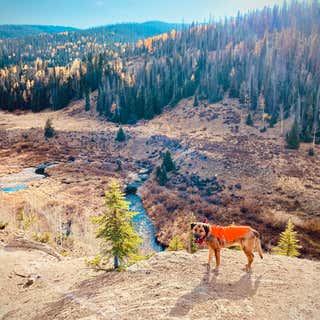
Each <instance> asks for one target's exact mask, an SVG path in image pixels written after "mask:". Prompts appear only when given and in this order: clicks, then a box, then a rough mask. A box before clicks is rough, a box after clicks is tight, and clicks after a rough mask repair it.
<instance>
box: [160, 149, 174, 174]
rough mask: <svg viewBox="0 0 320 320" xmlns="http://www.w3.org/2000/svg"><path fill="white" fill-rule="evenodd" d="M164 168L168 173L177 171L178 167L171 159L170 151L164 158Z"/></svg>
mask: <svg viewBox="0 0 320 320" xmlns="http://www.w3.org/2000/svg"><path fill="white" fill-rule="evenodd" d="M162 167H164V168H165V170H166V172H170V171H174V170H176V165H175V163H174V162H173V160H172V158H171V153H170V151H169V150H168V151H167V152H166V153H165V155H164V157H163V161H162Z"/></svg>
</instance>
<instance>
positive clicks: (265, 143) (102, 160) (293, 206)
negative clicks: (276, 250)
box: [0, 99, 320, 258]
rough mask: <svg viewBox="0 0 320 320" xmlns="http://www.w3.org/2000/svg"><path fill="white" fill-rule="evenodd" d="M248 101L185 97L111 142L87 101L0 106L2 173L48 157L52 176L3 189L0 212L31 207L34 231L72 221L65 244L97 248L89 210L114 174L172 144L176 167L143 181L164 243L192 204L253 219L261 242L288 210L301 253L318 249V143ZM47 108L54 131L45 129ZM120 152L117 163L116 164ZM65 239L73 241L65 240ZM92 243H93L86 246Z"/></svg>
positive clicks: (3, 215) (157, 158)
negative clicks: (249, 122)
mask: <svg viewBox="0 0 320 320" xmlns="http://www.w3.org/2000/svg"><path fill="white" fill-rule="evenodd" d="M246 115H247V113H246V111H245V110H244V109H241V108H240V107H239V105H238V102H237V101H236V100H232V99H225V100H224V101H223V102H222V103H218V104H208V103H206V102H201V103H200V106H199V107H198V108H194V107H193V99H189V100H187V99H186V100H182V101H181V102H180V103H179V104H178V105H177V106H176V107H175V108H174V109H168V110H166V112H164V113H163V114H162V115H161V116H158V117H156V118H155V119H153V120H151V121H140V122H139V123H138V124H136V125H133V126H124V129H125V131H126V134H127V136H128V140H127V141H126V142H124V143H115V141H114V138H115V134H116V131H117V126H116V125H115V124H112V123H107V122H105V121H101V119H99V117H98V116H97V114H96V113H95V112H94V111H90V112H85V111H84V102H83V101H76V102H74V103H72V104H71V105H70V106H69V107H68V108H66V109H64V110H60V111H56V112H51V111H47V112H41V113H38V114H31V113H22V114H10V113H4V112H1V113H0V119H1V120H0V137H1V139H0V156H1V160H2V161H1V163H0V179H1V178H3V177H5V176H7V175H8V174H9V173H18V172H20V171H22V170H23V169H24V168H28V167H30V166H36V165H39V164H42V163H46V162H53V161H55V162H57V164H56V165H55V166H54V167H51V168H48V169H46V173H47V174H48V175H49V176H48V178H46V179H42V180H39V181H33V182H32V183H30V184H29V187H28V188H27V189H26V190H22V191H18V192H16V193H12V194H5V193H3V192H1V193H0V220H2V221H5V222H9V225H11V226H17V227H21V221H17V216H18V215H19V213H21V211H24V212H25V213H26V214H27V215H32V214H34V215H35V216H36V217H37V222H35V223H34V224H33V230H31V231H29V233H30V235H31V236H32V234H33V233H36V232H40V231H41V232H44V231H48V232H50V233H51V234H52V237H51V238H52V240H53V239H54V238H55V234H56V233H57V232H59V230H60V229H61V224H63V223H67V222H68V221H70V220H71V221H72V228H73V237H74V238H75V240H76V241H74V243H73V244H75V245H77V246H78V247H77V248H73V249H72V250H73V251H72V250H71V252H70V254H78V255H82V254H83V253H91V252H92V250H96V245H97V244H96V242H95V240H94V235H93V227H92V224H91V223H90V219H89V217H90V216H92V215H96V214H98V213H99V212H101V203H102V200H103V199H102V197H103V193H104V189H105V187H106V184H107V183H108V181H109V180H110V178H111V177H115V178H117V179H120V180H121V181H122V182H124V183H125V182H128V177H131V176H132V175H133V174H134V173H137V172H138V171H139V170H140V169H141V168H144V167H151V168H155V167H156V166H157V165H159V164H160V162H161V153H162V152H165V151H166V150H170V151H171V153H172V156H173V158H174V160H175V162H176V164H177V167H178V171H177V172H176V173H172V174H169V178H170V179H169V181H168V183H167V184H166V186H165V187H159V185H158V183H157V181H156V180H155V176H154V174H151V178H150V179H149V180H148V181H147V182H146V183H145V184H144V186H143V189H142V190H141V196H142V198H143V202H144V205H145V207H146V209H147V210H148V212H149V214H150V216H151V219H152V220H153V223H154V225H155V227H156V231H157V236H158V239H159V240H160V241H161V242H162V243H163V244H168V242H169V241H170V239H171V238H172V236H173V235H174V234H177V233H178V234H181V235H182V236H183V235H185V234H186V231H187V222H188V221H189V217H190V213H191V212H193V213H195V214H196V216H197V219H203V218H204V217H206V218H208V219H209V222H211V223H220V224H228V223H236V224H240V223H243V224H250V225H252V226H253V227H255V228H256V229H257V230H259V231H260V232H261V233H262V235H263V244H264V249H266V250H270V249H271V247H272V246H273V245H274V244H275V243H276V242H277V240H278V235H279V233H280V231H282V230H283V228H284V226H285V224H286V222H287V220H288V218H289V217H291V218H292V219H293V222H294V223H295V225H296V229H297V230H298V231H299V234H300V235H299V239H300V240H301V243H302V245H303V250H302V254H303V256H304V257H311V258H319V257H320V238H319V235H320V232H319V231H320V216H319V212H320V201H319V192H320V179H319V174H318V168H319V165H320V158H319V154H320V149H319V147H318V146H316V149H315V156H314V157H310V156H308V154H307V150H308V148H309V147H310V145H302V146H301V148H300V150H298V151H289V150H287V149H286V148H285V146H284V139H283V135H284V133H285V131H286V130H287V129H288V128H289V127H290V120H286V121H285V123H284V130H283V133H282V136H281V128H280V124H278V125H277V126H276V127H275V128H270V129H268V130H267V132H260V128H261V127H262V123H261V121H259V117H258V116H257V117H256V118H255V126H254V127H248V126H246V125H245V118H246ZM48 118H51V119H52V121H53V125H54V127H55V129H56V133H57V135H56V136H55V138H53V139H50V140H46V139H44V137H43V126H44V123H45V121H46V119H48ZM118 160H121V162H122V171H116V169H117V162H118ZM69 247H70V244H69ZM91 249H92V250H91Z"/></svg>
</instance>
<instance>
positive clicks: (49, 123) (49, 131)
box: [44, 119, 55, 139]
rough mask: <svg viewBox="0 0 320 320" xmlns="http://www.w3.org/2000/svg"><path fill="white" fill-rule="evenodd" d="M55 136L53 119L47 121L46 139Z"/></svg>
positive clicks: (45, 127)
mask: <svg viewBox="0 0 320 320" xmlns="http://www.w3.org/2000/svg"><path fill="white" fill-rule="evenodd" d="M54 135H55V132H54V128H53V125H52V121H51V119H47V121H46V124H45V126H44V137H45V138H47V139H49V138H52V137H53V136H54Z"/></svg>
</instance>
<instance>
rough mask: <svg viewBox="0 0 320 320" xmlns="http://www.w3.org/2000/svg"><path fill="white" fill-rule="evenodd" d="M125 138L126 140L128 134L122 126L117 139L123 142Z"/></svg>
mask: <svg viewBox="0 0 320 320" xmlns="http://www.w3.org/2000/svg"><path fill="white" fill-rule="evenodd" d="M125 140H126V135H125V133H124V131H123V129H122V127H120V128H119V130H118V132H117V136H116V141H118V142H123V141H125Z"/></svg>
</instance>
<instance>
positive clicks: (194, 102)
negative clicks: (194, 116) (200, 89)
mask: <svg viewBox="0 0 320 320" xmlns="http://www.w3.org/2000/svg"><path fill="white" fill-rule="evenodd" d="M193 106H194V107H198V106H199V101H198V96H197V95H195V96H194V101H193Z"/></svg>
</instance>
